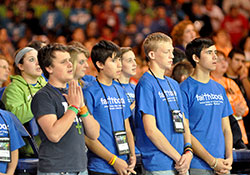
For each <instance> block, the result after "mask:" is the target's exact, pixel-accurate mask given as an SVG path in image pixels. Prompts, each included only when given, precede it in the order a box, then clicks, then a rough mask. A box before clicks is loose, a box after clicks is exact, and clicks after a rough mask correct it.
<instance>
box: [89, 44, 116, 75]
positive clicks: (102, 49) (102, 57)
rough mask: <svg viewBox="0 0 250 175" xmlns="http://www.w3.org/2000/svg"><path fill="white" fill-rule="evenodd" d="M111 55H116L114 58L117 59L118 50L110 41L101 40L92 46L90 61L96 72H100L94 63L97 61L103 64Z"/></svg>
mask: <svg viewBox="0 0 250 175" xmlns="http://www.w3.org/2000/svg"><path fill="white" fill-rule="evenodd" d="M113 54H116V57H118V56H119V54H120V48H119V46H118V45H116V44H115V43H113V42H112V41H107V40H101V41H99V42H98V43H97V44H96V45H94V47H93V48H92V51H91V59H92V62H93V64H94V65H95V68H96V69H97V71H98V72H100V69H99V67H98V66H97V65H96V62H97V61H99V62H101V63H103V64H105V62H106V60H107V59H108V58H109V57H112V55H113Z"/></svg>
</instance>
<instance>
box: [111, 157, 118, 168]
mask: <svg viewBox="0 0 250 175" xmlns="http://www.w3.org/2000/svg"><path fill="white" fill-rule="evenodd" d="M116 159H117V156H115V157H114V159H113V161H112V162H111V164H110V165H112V166H113V165H114V164H115V161H116Z"/></svg>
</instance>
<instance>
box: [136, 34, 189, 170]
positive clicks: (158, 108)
mask: <svg viewBox="0 0 250 175" xmlns="http://www.w3.org/2000/svg"><path fill="white" fill-rule="evenodd" d="M143 48H144V52H145V55H146V61H147V62H148V63H149V70H148V71H147V72H146V73H144V75H143V76H142V77H141V79H140V81H139V82H138V84H137V86H136V90H135V96H136V146H137V147H138V148H139V150H140V151H141V155H142V163H143V165H144V168H145V169H146V174H153V175H154V174H161V175H169V174H170V175H174V174H177V171H178V172H179V174H186V173H187V171H188V169H189V164H190V162H191V159H192V146H191V144H190V143H191V138H190V131H189V126H188V122H186V120H185V117H184V115H183V112H184V109H183V104H182V98H181V92H180V88H179V85H178V83H177V82H176V81H175V80H173V79H171V78H169V77H166V76H164V73H165V71H166V70H170V69H171V66H172V63H173V49H174V48H173V46H172V40H171V38H170V37H168V36H167V35H165V34H163V33H152V34H150V35H148V36H147V38H146V39H145V40H144V42H143ZM183 135H184V136H183ZM185 143H186V144H185ZM184 144H185V145H186V148H185V151H184Z"/></svg>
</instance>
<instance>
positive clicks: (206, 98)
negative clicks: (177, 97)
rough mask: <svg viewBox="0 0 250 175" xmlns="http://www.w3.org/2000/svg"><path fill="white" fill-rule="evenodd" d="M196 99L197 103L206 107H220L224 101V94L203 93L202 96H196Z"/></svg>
mask: <svg viewBox="0 0 250 175" xmlns="http://www.w3.org/2000/svg"><path fill="white" fill-rule="evenodd" d="M195 97H196V100H197V102H199V103H200V104H201V105H205V106H211V105H220V104H222V103H223V101H224V98H223V95H222V94H212V93H210V94H207V93H203V94H200V95H198V94H196V96H195Z"/></svg>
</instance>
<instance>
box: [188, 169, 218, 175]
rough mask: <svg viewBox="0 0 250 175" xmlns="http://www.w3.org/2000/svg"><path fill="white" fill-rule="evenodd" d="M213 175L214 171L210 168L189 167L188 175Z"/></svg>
mask: <svg viewBox="0 0 250 175" xmlns="http://www.w3.org/2000/svg"><path fill="white" fill-rule="evenodd" d="M201 174H202V175H214V174H215V173H214V171H212V170H204V169H195V168H191V169H190V175H201Z"/></svg>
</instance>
